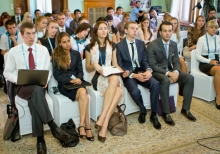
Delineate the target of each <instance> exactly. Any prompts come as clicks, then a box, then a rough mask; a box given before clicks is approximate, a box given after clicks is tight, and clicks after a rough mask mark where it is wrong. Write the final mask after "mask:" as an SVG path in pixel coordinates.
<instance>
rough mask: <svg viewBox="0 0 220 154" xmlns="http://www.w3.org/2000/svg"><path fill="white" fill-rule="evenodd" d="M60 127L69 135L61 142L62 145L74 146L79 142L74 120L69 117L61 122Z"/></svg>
mask: <svg viewBox="0 0 220 154" xmlns="http://www.w3.org/2000/svg"><path fill="white" fill-rule="evenodd" d="M60 128H61V129H62V130H63V131H65V132H66V133H68V134H69V135H71V137H69V138H68V139H67V140H66V141H65V142H62V143H61V144H62V146H63V147H75V146H76V145H77V144H78V143H79V133H78V132H77V131H76V125H75V123H74V121H73V120H72V118H71V119H69V121H68V122H66V123H62V124H61V126H60Z"/></svg>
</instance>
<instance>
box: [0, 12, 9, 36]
mask: <svg viewBox="0 0 220 154" xmlns="http://www.w3.org/2000/svg"><path fill="white" fill-rule="evenodd" d="M1 19H2V22H3V25H2V26H1V27H0V38H1V36H2V35H3V34H5V33H6V32H7V29H6V28H5V22H6V21H8V20H9V19H11V16H9V15H4V16H1Z"/></svg>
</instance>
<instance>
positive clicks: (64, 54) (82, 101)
mask: <svg viewBox="0 0 220 154" xmlns="http://www.w3.org/2000/svg"><path fill="white" fill-rule="evenodd" d="M57 43H58V46H57V47H56V48H55V49H54V54H53V55H54V61H53V75H54V78H55V79H56V80H57V81H58V89H59V91H60V93H61V94H62V95H64V96H66V97H68V98H69V99H71V100H73V101H75V100H76V101H78V102H79V103H78V104H79V110H80V123H79V127H78V131H79V137H80V138H82V139H87V140H89V141H94V137H93V135H92V131H91V126H90V124H89V96H88V94H87V91H86V88H85V87H83V88H76V89H73V90H66V89H65V88H64V87H63V86H64V85H68V84H75V85H79V84H81V83H82V82H84V81H83V68H82V61H81V58H80V54H79V52H78V51H75V50H72V49H71V44H70V36H69V34H67V33H65V32H61V33H60V34H59V35H58V37H57Z"/></svg>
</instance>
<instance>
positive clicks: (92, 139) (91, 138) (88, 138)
mask: <svg viewBox="0 0 220 154" xmlns="http://www.w3.org/2000/svg"><path fill="white" fill-rule="evenodd" d="M85 130H86V131H87V130H91V128H86V129H85ZM91 131H92V130H91ZM86 139H87V140H89V141H94V140H95V139H94V136H91V137H88V136H87V135H86Z"/></svg>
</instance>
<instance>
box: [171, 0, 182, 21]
mask: <svg viewBox="0 0 220 154" xmlns="http://www.w3.org/2000/svg"><path fill="white" fill-rule="evenodd" d="M179 6H180V0H174V1H172V5H171V9H170V14H171V15H172V16H173V17H176V18H177V19H178V18H179V8H180V7H179Z"/></svg>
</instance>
